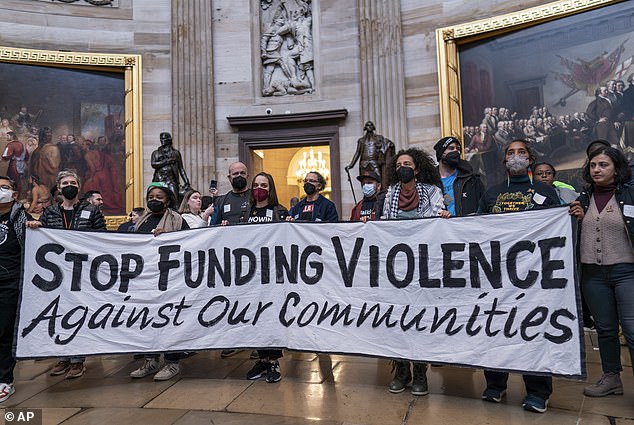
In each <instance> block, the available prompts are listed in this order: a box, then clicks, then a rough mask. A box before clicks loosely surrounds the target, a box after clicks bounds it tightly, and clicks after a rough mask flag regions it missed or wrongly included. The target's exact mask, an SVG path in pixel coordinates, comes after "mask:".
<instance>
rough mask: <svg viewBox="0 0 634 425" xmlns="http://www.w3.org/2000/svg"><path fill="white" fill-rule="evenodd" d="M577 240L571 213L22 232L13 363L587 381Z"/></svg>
mask: <svg viewBox="0 0 634 425" xmlns="http://www.w3.org/2000/svg"><path fill="white" fill-rule="evenodd" d="M572 233H573V229H572V223H571V219H570V218H569V216H568V214H567V210H566V209H564V208H555V209H550V210H541V211H534V212H524V213H514V214H501V215H487V216H474V217H463V218H453V219H449V220H444V219H428V220H415V221H406V222H404V221H389V222H388V221H384V222H368V223H366V224H362V223H336V224H328V225H323V224H311V223H274V224H265V225H244V226H231V227H217V228H207V229H196V230H190V231H185V232H173V233H165V234H162V235H160V236H158V237H153V236H152V235H142V234H129V235H128V234H126V235H124V234H119V233H117V234H114V233H113V234H109V233H91V232H75V231H65V230H55V229H38V230H34V231H33V230H28V231H27V243H26V249H25V268H24V281H23V294H22V302H21V306H20V316H19V326H18V330H17V336H18V344H17V350H16V354H17V356H18V357H19V358H28V357H48V356H59V355H69V354H78V355H79V354H86V355H90V354H99V353H124V352H156V351H166V350H188V351H192V350H202V349H211V348H226V347H245V348H247V347H248V348H257V347H288V348H293V349H298V350H308V351H319V352H339V353H350V354H366V355H376V356H382V357H394V358H406V359H412V360H425V361H433V362H441V363H457V364H463V365H472V366H477V367H488V368H494V369H506V370H518V371H530V372H541V373H553V374H558V375H566V376H580V375H582V374H583V370H582V368H583V367H582V360H581V355H582V351H581V339H582V335H581V334H580V327H579V324H578V313H577V312H578V306H577V297H576V285H575V275H574V247H573V236H572ZM377 342H378V343H377Z"/></svg>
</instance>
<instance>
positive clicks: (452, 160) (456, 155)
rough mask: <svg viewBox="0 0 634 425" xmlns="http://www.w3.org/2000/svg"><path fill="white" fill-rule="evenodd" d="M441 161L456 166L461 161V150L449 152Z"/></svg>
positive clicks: (452, 166)
mask: <svg viewBox="0 0 634 425" xmlns="http://www.w3.org/2000/svg"><path fill="white" fill-rule="evenodd" d="M441 161H442V162H443V164H445V165H447V166H449V167H451V168H456V166H457V165H458V163H459V162H460V152H457V151H454V152H449V153H448V154H447V155H445V156H444V157H443V158H442V159H441Z"/></svg>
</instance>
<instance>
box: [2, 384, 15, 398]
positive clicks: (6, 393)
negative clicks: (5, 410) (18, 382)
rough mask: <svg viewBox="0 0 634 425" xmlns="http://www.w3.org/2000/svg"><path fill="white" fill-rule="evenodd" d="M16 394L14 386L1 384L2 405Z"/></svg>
mask: <svg viewBox="0 0 634 425" xmlns="http://www.w3.org/2000/svg"><path fill="white" fill-rule="evenodd" d="M14 392H15V388H13V384H7V383H4V382H3V383H2V384H0V403H2V402H3V401H6V400H8V398H9V397H11V395H12V394H13V393H14Z"/></svg>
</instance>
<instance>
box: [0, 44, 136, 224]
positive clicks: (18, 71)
mask: <svg viewBox="0 0 634 425" xmlns="http://www.w3.org/2000/svg"><path fill="white" fill-rule="evenodd" d="M141 70H142V67H141V55H134V54H102V53H81V52H67V51H47V50H33V49H20V48H11V47H2V46H0V79H1V80H2V87H1V88H0V91H1V92H2V99H0V108H1V109H0V117H2V118H5V120H3V121H4V122H3V123H2V124H3V125H0V133H2V134H0V139H2V140H0V145H1V146H0V148H2V150H3V151H4V152H5V154H6V157H5V158H3V159H4V160H3V163H4V167H5V170H3V171H5V172H8V173H9V174H11V173H13V174H16V171H17V172H18V174H16V176H18V179H17V180H18V181H19V183H20V184H21V187H20V198H21V200H22V201H23V202H25V204H31V205H34V202H36V201H37V200H35V201H34V200H33V193H32V192H34V191H37V190H38V189H36V188H35V187H36V185H38V184H39V185H40V186H41V187H42V188H46V187H50V186H51V182H53V184H52V185H54V180H52V179H54V177H53V176H54V175H55V174H56V172H57V171H59V170H60V169H61V168H67V169H73V170H75V171H76V172H78V174H80V177H81V178H82V179H83V180H84V181H83V182H82V188H81V190H80V191H81V192H85V191H88V190H90V189H95V190H100V191H101V192H102V195H103V198H104V206H103V211H104V215H106V221H107V225H108V228H109V229H113V228H114V229H116V227H117V226H118V225H119V224H120V223H122V222H124V221H126V220H127V219H128V213H129V211H130V210H131V209H132V208H133V207H135V206H141V205H143V203H144V199H143V188H142V186H143V151H142V93H141ZM34 91H35V92H36V93H35V94H34V93H33V92H34ZM18 102H19V103H18ZM7 122H8V123H7ZM3 131H4V133H6V132H7V131H8V132H10V133H11V134H10V135H9V136H8V138H6V141H5V137H7V135H6V134H4V133H3ZM11 138H13V139H14V145H15V146H17V147H18V148H20V146H24V148H25V152H24V153H23V155H19V153H20V152H19V151H20V149H18V152H17V153H18V155H16V152H15V150H12V149H7V146H8V145H7V143H9V142H10V140H11ZM40 139H41V140H40ZM45 144H49V146H48V147H50V148H51V149H49V150H51V151H54V152H53V155H52V156H53V157H54V158H55V159H54V160H52V161H50V163H49V164H43V162H44V160H42V159H41V158H42V157H43V156H45V155H46V154H45V153H44V151H41V152H39V153H40V155H39V156H38V151H40V150H41V149H44V148H43V146H44V145H45ZM52 146H56V149H54V148H52ZM12 152H13V154H12ZM88 152H89V153H88ZM31 160H33V161H32V162H33V163H30V161H31ZM20 161H22V163H21V162H20ZM36 161H41V162H36ZM7 163H8V164H7ZM16 164H17V168H16ZM51 164H52V165H51ZM20 171H22V173H21V174H20V173H19V172H20ZM36 172H37V173H38V174H42V175H40V176H37V175H36ZM33 176H35V178H33ZM10 177H12V176H11V175H10ZM12 178H13V177H12ZM38 181H39V182H40V183H38ZM109 198H110V199H109Z"/></svg>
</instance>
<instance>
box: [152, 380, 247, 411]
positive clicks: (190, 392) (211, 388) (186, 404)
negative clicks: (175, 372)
mask: <svg viewBox="0 0 634 425" xmlns="http://www.w3.org/2000/svg"><path fill="white" fill-rule="evenodd" d="M252 384H253V382H252V381H247V380H233V379H223V380H216V379H181V380H180V381H178V382H177V383H175V384H174V385H173V386H172V387H170V388H169V389H168V390H167V391H164V392H163V393H162V394H161V395H159V396H158V397H156V398H154V399H153V400H152V401H151V402H149V403H148V404H146V405H145V407H146V408H150V409H154V408H167V409H193V410H224V409H225V408H226V407H227V406H228V405H229V404H230V403H231V402H232V401H234V400H235V399H236V397H238V396H239V395H240V394H242V393H244V391H245V389H246V388H247V387H248V386H249V385H252Z"/></svg>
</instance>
